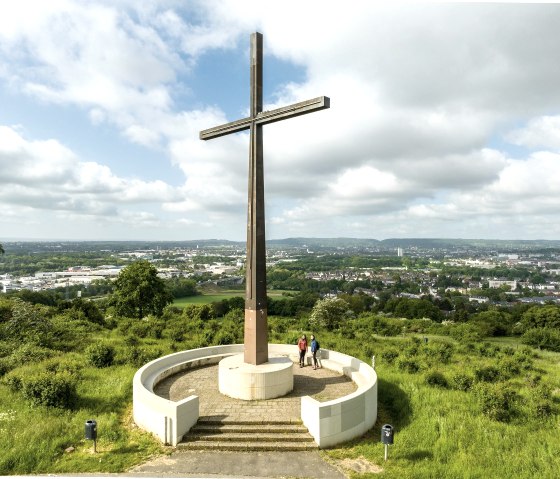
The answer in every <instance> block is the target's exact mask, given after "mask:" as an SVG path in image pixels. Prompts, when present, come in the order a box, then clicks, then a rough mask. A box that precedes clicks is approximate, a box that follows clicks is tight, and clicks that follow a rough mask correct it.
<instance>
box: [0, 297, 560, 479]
mask: <svg viewBox="0 0 560 479" xmlns="http://www.w3.org/2000/svg"><path fill="white" fill-rule="evenodd" d="M224 295H225V296H228V295H239V291H235V292H233V291H231V292H228V293H227V294H226V293H224V294H223V295H221V296H224ZM209 296H210V295H207V298H208V297H209ZM215 296H219V295H217V294H216V295H215ZM269 319H270V320H269V326H270V329H271V333H270V340H271V341H272V342H279V343H283V342H284V343H286V342H292V343H293V341H294V340H295V338H297V336H298V335H299V334H301V333H302V332H305V333H307V334H310V333H311V332H314V333H315V334H317V337H318V339H319V341H320V343H321V346H322V347H324V348H326V349H335V350H338V351H341V352H344V353H346V354H350V355H352V356H356V357H358V358H360V359H362V360H363V361H366V362H368V363H369V361H370V359H371V354H374V355H375V357H376V371H377V374H378V377H379V383H378V397H379V400H378V419H377V423H376V425H375V427H374V428H373V429H372V430H371V431H370V432H368V433H367V434H365V436H364V437H362V438H360V439H357V440H354V441H352V442H350V443H347V444H344V445H341V446H340V447H337V448H333V449H329V450H327V451H325V452H324V454H325V455H327V456H328V457H329V458H331V459H333V460H339V459H348V458H358V457H361V456H363V457H364V458H366V459H367V460H369V461H370V462H372V463H375V464H377V465H379V466H381V467H382V468H383V469H384V471H383V473H381V474H376V475H373V474H369V475H367V474H362V475H360V474H358V473H351V477H354V478H358V477H359V478H366V477H384V478H496V479H498V478H500V479H501V478H516V479H517V478H522V479H523V478H527V479H529V478H534V477H539V478H544V479H546V478H555V477H557V473H558V471H559V470H560V454H558V451H560V435H559V434H558V430H559V428H560V415H559V411H560V368H559V367H558V366H559V364H560V353H551V352H541V351H536V350H533V351H534V352H535V354H536V356H535V357H533V358H532V359H531V362H530V364H529V367H530V369H528V370H522V371H521V372H519V373H518V374H514V375H513V376H512V377H511V378H509V379H507V383H508V384H509V385H510V387H512V388H513V389H514V390H515V391H516V392H517V394H518V400H517V402H516V404H515V408H514V413H513V415H512V417H511V420H510V421H509V422H499V421H495V420H492V419H490V418H489V417H487V416H485V415H484V414H483V412H482V409H481V405H480V404H479V402H478V399H477V397H476V395H475V394H474V393H473V392H472V391H466V392H463V391H456V390H452V389H449V388H447V389H446V388H439V387H433V386H430V385H428V384H427V383H426V381H425V377H426V374H427V373H428V372H430V371H434V370H436V371H438V372H440V373H442V374H443V375H444V376H445V377H446V378H447V379H450V378H451V377H452V376H453V375H454V374H456V373H459V372H461V373H466V374H468V375H470V376H474V371H475V369H476V368H480V367H486V366H492V365H498V364H500V360H501V359H503V358H508V359H509V358H511V356H512V354H514V353H515V352H516V351H518V350H519V351H521V350H523V349H524V347H523V346H522V345H519V343H518V339H516V338H504V339H496V340H494V339H492V340H489V342H490V343H491V345H490V346H485V347H482V345H480V344H474V345H472V346H469V345H467V344H463V343H460V342H456V341H454V340H452V339H450V338H447V337H437V336H434V335H430V336H429V338H430V339H429V342H428V344H425V343H424V342H423V341H422V339H421V338H423V337H424V335H419V336H418V337H419V338H420V341H418V342H417V343H418V344H416V347H415V345H414V343H413V341H412V340H411V337H410V336H407V337H402V336H399V337H392V338H386V337H381V336H377V335H374V334H373V333H372V332H371V331H370V330H369V329H367V325H364V323H363V322H362V324H361V327H360V328H356V329H352V328H351V327H350V326H351V325H352V324H353V323H349V324H348V326H345V330H344V331H343V332H340V333H333V332H328V331H321V330H319V331H317V330H316V331H310V330H309V324H308V323H307V320H306V319H305V318H300V319H298V320H294V319H289V318H278V317H270V318H269ZM189 321H190V320H188V319H187V318H185V316H184V315H183V314H180V315H177V316H176V317H173V318H168V319H167V320H166V322H165V325H166V327H168V328H170V329H169V330H167V329H166V330H164V331H163V337H162V338H160V339H155V337H152V336H150V333H146V336H145V337H138V338H137V341H138V345H137V347H138V348H140V349H142V350H145V351H147V352H150V351H151V352H154V351H156V350H160V352H161V354H167V353H169V352H171V351H174V350H177V349H189V348H191V347H201V346H202V345H210V344H213V342H212V341H214V340H215V339H216V337H218V335H219V334H221V333H223V331H224V328H226V327H227V328H232V327H233V328H237V329H238V330H239V331H242V328H243V324H242V321H240V322H239V324H236V323H235V322H234V321H232V320H229V321H228V323H227V324H225V323H223V322H221V321H222V320H220V319H218V320H211V321H206V322H202V321H200V320H193V321H192V323H189ZM130 323H131V324H132V325H133V326H132V327H131V328H130V329H128V330H127V329H126V328H125V327H124V324H125V323H124V322H122V323H120V325H119V326H118V327H117V328H115V329H113V330H110V331H109V330H103V331H99V332H95V333H94V334H90V336H89V337H88V338H87V341H86V340H84V348H83V349H85V346H87V345H88V344H90V343H93V342H98V341H103V342H105V343H107V344H111V345H112V346H114V347H115V349H117V358H123V357H125V356H123V354H124V353H125V352H126V351H127V350H128V349H127V348H130V346H127V344H129V343H127V341H129V340H130V337H131V335H132V334H133V333H132V331H133V327H137V326H144V325H147V324H148V322H137V321H131V322H130ZM69 325H71V323H69ZM179 327H181V328H185V330H184V331H185V339H184V340H183V341H182V342H179V343H173V342H172V341H171V337H170V331H172V330H173V328H179ZM189 328H190V329H189ZM138 334H139V333H138ZM125 337H128V340H125ZM129 342H130V341H129ZM442 342H444V343H450V344H452V345H453V354H452V356H451V358H450V360H449V361H448V362H446V363H442V362H441V361H437V360H434V359H433V354H434V351H437V350H436V349H435V346H436V345H437V344H438V343H442ZM492 346H496V347H497V348H493V347H492ZM80 347H81V345H79V347H78V349H77V350H75V351H73V352H69V353H63V352H58V353H57V354H58V355H59V356H60V357H61V358H64V357H66V359H70V358H71V359H72V360H73V361H81V364H83V367H82V369H81V371H80V372H79V373H78V375H79V381H78V391H77V392H78V397H79V399H78V403H77V404H76V406H75V407H74V408H73V409H69V410H59V409H52V408H51V409H49V408H44V407H31V406H30V404H29V403H27V402H26V401H24V400H23V398H22V396H21V394H20V393H19V392H12V391H11V390H10V389H9V388H8V387H7V385H5V384H4V383H3V382H2V381H1V380H0V475H7V474H39V473H43V474H46V473H75V474H77V473H96V472H106V473H110V472H111V473H118V472H124V471H126V470H128V469H129V468H130V467H132V466H134V465H136V464H139V463H141V462H143V461H145V460H147V459H148V458H149V457H152V456H154V455H158V454H165V453H166V452H167V451H168V449H166V448H164V447H162V446H161V445H160V443H159V442H158V441H157V440H155V439H154V438H153V436H151V435H150V434H147V433H144V432H142V431H141V430H140V429H138V428H136V427H134V425H133V424H132V419H131V407H132V377H133V375H134V373H135V371H136V370H137V366H135V365H131V364H125V363H124V361H123V360H122V359H121V360H120V363H118V364H116V365H113V366H111V367H108V368H103V369H96V368H94V367H91V366H89V365H88V364H87V362H86V356H85V354H84V353H83V351H82V350H81V349H80ZM506 348H508V349H506ZM387 350H395V351H397V352H398V355H399V357H398V358H396V359H395V360H394V361H393V362H387V361H386V360H384V359H383V358H384V356H383V352H384V351H387ZM512 350H513V352H512ZM428 353H429V354H432V356H430V355H429V354H428ZM405 356H406V359H407V360H409V361H415V362H416V363H417V364H418V366H419V371H418V372H416V373H414V374H409V373H407V372H404V371H401V370H399V364H401V363H399V361H398V359H399V358H405ZM385 357H387V356H385ZM26 367H27V368H34V367H36V368H38V369H41V368H44V367H45V363H44V362H40V361H37V362H36V364H35V363H31V364H28V365H27V366H26ZM536 376H540V377H541V380H540V381H541V383H544V384H547V385H549V386H550V387H551V388H552V390H553V391H554V393H553V403H554V410H553V414H552V415H551V416H549V417H547V418H545V419H539V418H537V417H535V416H533V415H532V412H531V397H532V396H531V395H532V394H534V393H535V388H534V386H532V385H531V381H532V380H533V379H534V378H535V377H536ZM531 378H533V379H531ZM88 419H95V420H96V421H97V423H98V430H99V440H98V453H97V454H93V452H92V451H93V445H92V443H91V442H90V441H85V440H84V423H85V421H86V420H88ZM386 423H389V424H392V425H393V426H394V427H395V431H396V432H395V444H394V445H393V446H391V447H390V451H389V460H388V461H387V462H384V460H383V452H384V448H383V445H382V444H381V443H380V429H381V426H382V425H383V424H386ZM69 446H72V447H74V448H75V451H74V452H72V453H65V452H64V450H65V449H66V448H68V447H69Z"/></svg>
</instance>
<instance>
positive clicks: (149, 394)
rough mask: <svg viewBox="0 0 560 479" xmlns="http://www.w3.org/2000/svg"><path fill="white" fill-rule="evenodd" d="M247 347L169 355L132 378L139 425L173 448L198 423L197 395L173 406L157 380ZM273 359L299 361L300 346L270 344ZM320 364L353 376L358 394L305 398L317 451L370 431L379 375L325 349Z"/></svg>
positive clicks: (305, 413) (304, 407)
mask: <svg viewBox="0 0 560 479" xmlns="http://www.w3.org/2000/svg"><path fill="white" fill-rule="evenodd" d="M243 348H244V346H243V344H232V345H226V346H211V347H208V348H200V349H191V350H188V351H181V352H179V353H174V354H170V355H168V356H164V357H162V358H158V359H155V360H154V361H152V362H150V363H148V364H146V365H144V366H143V367H142V368H140V369H139V370H138V371H137V372H136V374H135V375H134V379H133V417H134V421H135V422H136V424H137V425H138V426H139V427H141V428H143V429H145V430H147V431H150V432H152V433H153V434H155V435H156V436H157V437H158V438H159V439H160V440H161V441H162V442H164V443H165V444H171V445H173V446H175V445H177V443H178V442H179V441H180V440H181V439H182V438H183V436H184V435H185V434H186V433H187V432H188V431H189V429H190V428H191V427H192V426H194V424H196V421H197V420H198V416H199V401H198V396H189V397H187V398H185V399H182V400H181V401H178V402H175V401H170V400H167V399H164V398H162V397H159V396H156V395H155V394H154V387H155V386H156V385H157V383H158V382H159V381H161V380H162V379H165V378H166V377H168V376H170V375H172V374H175V373H177V372H180V371H183V370H186V369H190V368H195V367H198V366H206V365H209V364H216V363H218V362H219V361H220V360H221V359H223V358H224V357H226V356H231V355H233V354H239V353H242V352H243ZM268 353H269V354H270V355H285V356H288V357H290V358H291V359H292V361H294V362H298V360H299V355H298V351H297V347H296V346H294V345H289V344H269V345H268ZM320 361H321V364H322V366H323V367H325V368H327V369H331V370H333V371H337V372H340V373H342V374H345V375H346V376H348V377H350V378H351V379H352V380H353V381H354V382H355V383H356V384H357V385H358V389H357V391H355V392H354V393H352V394H349V395H348V396H344V397H341V398H338V399H335V400H333V401H328V402H319V401H316V400H315V399H313V398H311V397H309V396H304V397H302V398H301V419H302V421H303V423H304V424H305V425H306V426H307V428H308V429H309V432H310V433H311V435H312V436H313V438H314V439H315V441H316V442H317V444H318V445H319V447H322V448H324V447H329V446H333V445H335V444H339V443H341V442H344V441H348V440H350V439H353V438H355V437H358V436H360V435H362V434H363V433H365V432H366V431H367V430H369V429H371V428H372V427H373V425H374V424H375V420H376V418H377V375H376V373H375V371H374V370H373V368H372V367H371V366H369V365H368V364H366V363H364V362H362V361H360V360H358V359H356V358H354V357H352V356H348V355H346V354H342V353H338V352H336V351H330V350H325V349H323V350H321V359H320Z"/></svg>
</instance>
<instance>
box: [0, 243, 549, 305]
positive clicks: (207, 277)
mask: <svg viewBox="0 0 560 479" xmlns="http://www.w3.org/2000/svg"><path fill="white" fill-rule="evenodd" d="M4 249H5V250H6V254H5V255H4V256H3V257H0V286H1V291H2V292H3V293H9V292H14V291H19V290H23V289H26V290H31V291H45V290H50V289H56V288H65V287H66V288H67V287H69V286H73V287H76V286H83V287H84V288H87V287H88V286H89V285H91V284H92V283H95V282H100V281H101V282H103V281H111V280H113V279H115V278H116V277H117V276H118V274H119V272H120V271H121V269H122V268H123V267H124V266H126V265H127V264H129V263H130V262H132V261H134V260H138V259H144V260H147V261H150V262H152V263H153V264H154V265H155V266H156V267H157V269H158V273H159V276H160V277H162V278H165V279H169V278H178V277H186V278H195V279H197V281H199V283H201V282H208V281H210V282H214V283H215V284H217V285H240V284H242V282H243V268H244V264H245V244H244V243H243V242H233V241H225V240H223V241H221V240H199V241H186V242H63V241H61V242H7V243H4ZM343 257H356V258H366V259H368V258H369V262H368V261H365V262H364V261H361V262H360V261H356V262H355V263H356V265H355V266H348V265H344V264H342V263H338V264H334V266H333V267H332V268H326V267H325V265H328V264H330V263H331V261H330V260H331V259H333V258H335V259H336V258H343ZM381 258H385V259H387V258H393V259H394V261H393V262H392V263H387V262H386V261H381ZM309 259H314V261H313V262H312V263H309V261H308V260H309ZM322 259H324V260H325V261H324V262H323V261H322ZM378 259H379V265H377V263H376V261H377V260H378ZM298 261H300V262H301V261H307V263H306V264H307V265H308V266H307V268H306V271H305V278H306V279H308V280H314V281H317V282H328V281H331V282H332V281H333V280H334V281H338V282H339V283H340V282H352V283H354V284H355V287H354V288H353V289H352V292H353V293H355V294H356V293H360V294H366V295H370V296H373V297H375V298H378V296H379V294H380V293H381V292H382V291H383V290H384V289H386V288H391V287H394V285H395V283H396V282H399V283H401V284H406V285H408V286H407V287H406V288H401V291H400V295H401V296H404V297H411V298H420V297H421V296H423V295H432V296H434V297H437V296H438V295H441V294H442V293H454V294H457V295H458V294H460V295H464V296H467V297H468V298H469V301H471V302H478V303H484V302H489V301H497V300H498V299H502V300H503V299H506V300H507V301H516V302H532V303H544V302H549V301H554V302H557V301H560V242H559V241H501V240H500V241H491V240H459V239H458V240H443V239H391V240H384V241H377V240H368V239H353V238H323V239H318V238H292V239H285V240H273V241H269V242H268V243H267V268H268V270H269V271H271V270H272V271H274V269H275V268H276V269H278V268H282V265H283V264H284V265H286V264H289V263H294V262H298ZM72 262H73V263H72ZM58 265H61V266H63V267H58V268H57V267H56V266H58ZM313 265H321V267H320V268H318V267H316V268H314V267H313ZM49 266H50V267H49ZM23 270H25V271H23ZM492 290H494V291H492ZM340 292H341V291H338V290H337V289H336V288H335V289H333V291H332V292H330V293H327V294H331V295H336V294H338V293H340ZM496 292H499V293H500V298H498V295H497V294H496ZM76 294H77V295H78V296H81V291H77V293H76Z"/></svg>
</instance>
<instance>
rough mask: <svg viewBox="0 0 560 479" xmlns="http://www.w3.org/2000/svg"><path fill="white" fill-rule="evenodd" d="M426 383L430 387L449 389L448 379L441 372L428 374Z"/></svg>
mask: <svg viewBox="0 0 560 479" xmlns="http://www.w3.org/2000/svg"><path fill="white" fill-rule="evenodd" d="M425 381H426V384H428V385H430V386H435V387H439V388H447V387H449V383H448V381H447V378H446V377H445V376H444V375H443V374H442V373H440V372H439V371H430V372H429V373H428V374H426V378H425Z"/></svg>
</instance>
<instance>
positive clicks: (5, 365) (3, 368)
mask: <svg viewBox="0 0 560 479" xmlns="http://www.w3.org/2000/svg"><path fill="white" fill-rule="evenodd" d="M11 366H12V365H11V362H10V361H9V360H7V359H6V358H0V377H2V376H4V375H5V374H6V373H7V372H8V371H10V370H11V369H12V367H11Z"/></svg>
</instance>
